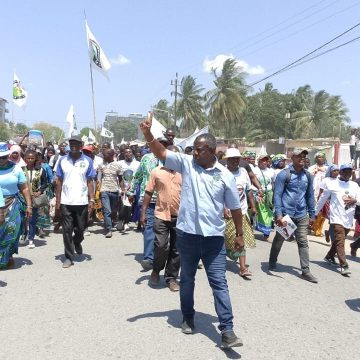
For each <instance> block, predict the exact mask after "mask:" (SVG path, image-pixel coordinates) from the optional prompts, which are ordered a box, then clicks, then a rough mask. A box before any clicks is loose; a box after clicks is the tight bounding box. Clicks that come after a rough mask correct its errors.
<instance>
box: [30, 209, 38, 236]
mask: <svg viewBox="0 0 360 360" xmlns="http://www.w3.org/2000/svg"><path fill="white" fill-rule="evenodd" d="M37 218H38V209H36V208H33V209H32V215H31V218H30V220H29V232H28V240H34V238H35V234H36V222H37Z"/></svg>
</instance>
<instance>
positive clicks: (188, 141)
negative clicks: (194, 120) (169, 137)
mask: <svg viewBox="0 0 360 360" xmlns="http://www.w3.org/2000/svg"><path fill="white" fill-rule="evenodd" d="M208 132H209V126H205V127H204V128H202V129H200V130H199V131H198V132H196V133H194V134H192V135H190V136H189V137H188V138H186V139H184V140H182V141H180V142H179V143H177V144H176V146H180V147H181V148H182V149H183V150H185V148H186V147H187V146H193V145H194V141H195V139H196V138H197V137H198V136H199V135H202V134H207V133H208Z"/></svg>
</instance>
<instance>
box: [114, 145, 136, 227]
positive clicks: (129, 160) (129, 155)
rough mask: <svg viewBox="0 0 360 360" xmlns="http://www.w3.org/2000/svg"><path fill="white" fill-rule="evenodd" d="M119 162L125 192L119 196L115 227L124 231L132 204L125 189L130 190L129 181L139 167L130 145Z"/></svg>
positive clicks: (129, 218)
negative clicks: (117, 216)
mask: <svg viewBox="0 0 360 360" xmlns="http://www.w3.org/2000/svg"><path fill="white" fill-rule="evenodd" d="M119 164H120V165H121V168H122V170H123V181H124V190H125V193H123V194H122V196H121V202H120V208H119V222H118V225H117V229H118V230H119V231H126V230H128V229H129V226H128V225H127V224H128V223H129V222H130V220H131V215H132V214H131V212H132V208H133V207H132V206H131V204H130V202H129V200H128V197H127V195H126V193H127V191H129V190H130V186H131V181H132V178H133V176H134V175H135V173H136V170H137V169H138V168H139V165H140V162H139V161H137V160H136V159H135V158H134V157H133V152H132V150H131V149H130V147H128V148H126V149H124V160H120V161H119Z"/></svg>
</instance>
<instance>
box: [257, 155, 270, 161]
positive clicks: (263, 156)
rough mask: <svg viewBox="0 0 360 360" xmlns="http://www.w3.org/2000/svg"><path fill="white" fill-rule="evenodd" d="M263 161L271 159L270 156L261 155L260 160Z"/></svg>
mask: <svg viewBox="0 0 360 360" xmlns="http://www.w3.org/2000/svg"><path fill="white" fill-rule="evenodd" d="M262 159H270V156H269V155H267V154H262V155H259V157H258V160H262Z"/></svg>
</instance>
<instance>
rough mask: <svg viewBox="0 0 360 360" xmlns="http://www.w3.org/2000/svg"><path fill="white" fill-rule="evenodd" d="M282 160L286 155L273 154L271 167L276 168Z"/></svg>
mask: <svg viewBox="0 0 360 360" xmlns="http://www.w3.org/2000/svg"><path fill="white" fill-rule="evenodd" d="M283 160H286V156H285V155H284V154H276V155H274V156H273V158H272V167H273V168H274V169H277V168H278V166H279V164H280V163H281V162H282V161H283Z"/></svg>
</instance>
